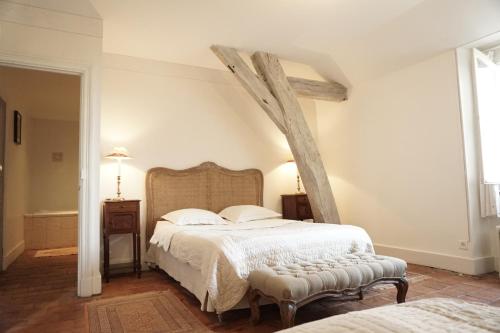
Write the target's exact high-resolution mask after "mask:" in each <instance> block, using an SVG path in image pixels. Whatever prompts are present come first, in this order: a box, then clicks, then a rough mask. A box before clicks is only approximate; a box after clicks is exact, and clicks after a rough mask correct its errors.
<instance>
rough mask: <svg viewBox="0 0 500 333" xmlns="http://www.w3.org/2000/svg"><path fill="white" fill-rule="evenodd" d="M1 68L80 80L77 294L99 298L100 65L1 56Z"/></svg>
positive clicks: (20, 56)
mask: <svg viewBox="0 0 500 333" xmlns="http://www.w3.org/2000/svg"><path fill="white" fill-rule="evenodd" d="M0 65H2V66H8V67H18V68H25V69H32V70H41V71H49V72H56V73H62V74H70V75H77V76H79V77H80V125H79V127H80V138H79V185H80V190H79V194H78V196H79V197H78V281H77V294H78V296H82V297H86V296H92V295H95V294H100V293H101V273H100V203H99V173H100V169H99V168H100V90H99V89H100V81H99V80H100V65H99V64H96V65H91V64H81V63H72V62H68V61H57V62H54V61H51V60H48V59H45V58H37V57H27V56H22V55H12V54H5V53H2V52H0Z"/></svg>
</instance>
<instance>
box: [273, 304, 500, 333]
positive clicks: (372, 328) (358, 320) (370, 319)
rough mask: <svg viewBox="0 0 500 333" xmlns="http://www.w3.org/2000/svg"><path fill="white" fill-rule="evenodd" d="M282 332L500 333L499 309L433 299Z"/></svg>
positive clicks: (334, 318) (354, 313) (360, 312)
mask: <svg viewBox="0 0 500 333" xmlns="http://www.w3.org/2000/svg"><path fill="white" fill-rule="evenodd" d="M299 311H300V310H299ZM281 332H283V333H306V332H307V333H347V332H349V333H407V332H411V333H438V332H439V333H441V332H449V333H491V332H496V333H498V332H500V308H498V307H494V306H488V305H484V304H477V303H467V302H465V301H462V300H455V299H450V298H430V299H423V300H419V301H413V302H408V303H403V304H397V305H388V306H382V307H379V308H374V309H369V310H363V311H354V312H350V313H347V314H343V315H337V316H332V317H329V318H326V319H322V320H317V321H313V322H310V323H307V324H303V325H299V326H296V327H293V328H290V329H287V330H283V331H281Z"/></svg>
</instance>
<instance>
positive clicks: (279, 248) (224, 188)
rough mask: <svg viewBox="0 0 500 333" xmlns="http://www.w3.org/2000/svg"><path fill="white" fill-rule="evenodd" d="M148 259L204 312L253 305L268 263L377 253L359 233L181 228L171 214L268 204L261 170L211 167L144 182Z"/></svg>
mask: <svg viewBox="0 0 500 333" xmlns="http://www.w3.org/2000/svg"><path fill="white" fill-rule="evenodd" d="M146 197H147V225H146V237H147V240H148V247H149V249H148V256H147V257H148V261H149V262H150V263H151V264H152V265H154V266H156V267H158V268H160V269H162V270H163V271H165V272H166V273H167V274H168V275H170V276H171V277H172V278H174V279H175V280H177V281H179V282H180V284H181V285H182V286H183V287H184V288H186V289H187V290H189V291H190V292H191V293H192V294H193V295H195V296H196V297H197V298H198V300H199V301H200V303H201V309H202V310H204V311H210V312H213V311H215V312H217V313H218V314H221V313H223V312H225V311H228V310H231V309H235V308H242V307H248V303H247V302H246V298H245V297H244V296H245V293H246V292H247V289H248V282H247V281H246V277H247V276H248V274H249V273H250V272H251V271H252V270H254V269H256V268H258V267H261V266H262V265H281V264H287V263H290V262H294V261H295V260H297V259H299V260H300V259H307V260H314V259H325V258H330V257H335V256H339V255H343V254H347V253H353V252H360V251H361V252H370V253H373V244H372V241H371V239H370V237H369V236H368V234H367V233H366V232H365V231H364V230H363V229H361V228H358V227H354V226H349V225H333V224H319V223H308V222H299V221H292V220H283V219H268V220H259V221H253V222H246V223H241V224H232V223H230V224H228V225H204V226H176V225H173V224H171V223H169V222H167V221H162V220H161V216H163V215H164V214H166V213H169V212H172V211H175V210H178V209H184V208H200V209H206V210H209V211H212V212H217V213H218V212H219V211H221V210H222V209H224V208H226V207H228V206H234V205H257V206H262V204H263V176H262V172H261V171H259V170H257V169H247V170H238V171H236V170H229V169H226V168H223V167H220V166H218V165H216V164H215V163H212V162H205V163H203V164H201V165H200V166H197V167H194V168H190V169H185V170H173V169H167V168H153V169H150V170H149V171H148V173H147V176H146Z"/></svg>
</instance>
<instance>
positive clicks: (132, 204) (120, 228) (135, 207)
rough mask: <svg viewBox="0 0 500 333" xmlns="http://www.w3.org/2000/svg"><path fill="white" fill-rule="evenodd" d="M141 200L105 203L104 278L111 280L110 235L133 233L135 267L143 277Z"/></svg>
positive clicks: (135, 270) (103, 210)
mask: <svg viewBox="0 0 500 333" xmlns="http://www.w3.org/2000/svg"><path fill="white" fill-rule="evenodd" d="M139 203H140V200H122V201H114V200H106V201H104V203H103V209H102V213H103V237H104V279H105V280H106V282H109V236H110V235H116V234H129V233H130V234H132V243H133V247H134V249H133V251H134V261H133V263H132V264H133V268H134V273H137V277H138V278H140V277H141V234H140V222H139V221H140V208H139Z"/></svg>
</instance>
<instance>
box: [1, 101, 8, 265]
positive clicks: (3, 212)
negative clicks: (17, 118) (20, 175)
mask: <svg viewBox="0 0 500 333" xmlns="http://www.w3.org/2000/svg"><path fill="white" fill-rule="evenodd" d="M2 104H3V105H4V110H3V114H2V112H1V110H2V108H1V107H0V119H1V118H3V121H2V122H3V128H1V127H0V129H2V130H3V131H4V134H6V133H7V103H5V100H3V99H2V96H0V105H2ZM6 140H7V136H6V135H4V136H3V138H0V147H1V152H2V153H1V154H0V168H1V169H0V177H2V182H1V185H0V197H1V201H0V203H1V206H0V270H2V269H3V243H4V242H3V234H4V231H3V226H4V224H5V209H4V206H5V204H4V203H5V191H4V188H5V176H4V174H5V147H6V144H5V143H6Z"/></svg>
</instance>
